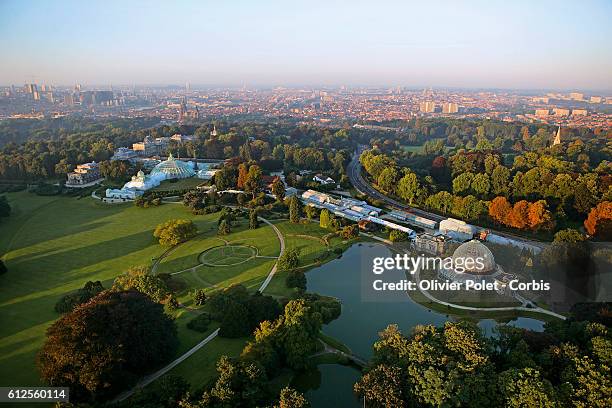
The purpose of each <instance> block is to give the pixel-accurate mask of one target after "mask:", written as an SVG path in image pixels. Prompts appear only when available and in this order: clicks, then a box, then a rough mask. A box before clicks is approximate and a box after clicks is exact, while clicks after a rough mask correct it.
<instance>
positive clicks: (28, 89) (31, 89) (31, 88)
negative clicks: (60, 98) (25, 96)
mask: <svg viewBox="0 0 612 408" xmlns="http://www.w3.org/2000/svg"><path fill="white" fill-rule="evenodd" d="M25 90H26V92H27V93H29V94H34V92H38V87H37V86H36V84H25Z"/></svg>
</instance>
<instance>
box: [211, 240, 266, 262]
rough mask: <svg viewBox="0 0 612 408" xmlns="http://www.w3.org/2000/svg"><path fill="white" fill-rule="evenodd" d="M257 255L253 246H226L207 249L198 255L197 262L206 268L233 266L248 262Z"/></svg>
mask: <svg viewBox="0 0 612 408" xmlns="http://www.w3.org/2000/svg"><path fill="white" fill-rule="evenodd" d="M257 253H258V250H257V248H255V247H254V246H250V245H244V244H228V245H222V246H216V247H212V248H209V249H207V250H206V251H204V252H202V253H201V254H200V256H199V260H200V262H201V263H202V264H203V265H208V266H233V265H239V264H241V263H244V262H248V261H250V260H251V259H253V258H255V257H256V256H257Z"/></svg>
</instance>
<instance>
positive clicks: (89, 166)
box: [66, 161, 102, 187]
mask: <svg viewBox="0 0 612 408" xmlns="http://www.w3.org/2000/svg"><path fill="white" fill-rule="evenodd" d="M67 177H68V180H67V181H66V186H68V187H71V186H72V187H78V186H82V185H85V184H89V183H93V182H95V181H98V180H100V178H101V177H102V176H101V175H100V165H99V164H98V163H96V162H95V161H92V162H91V163H84V164H79V165H77V167H76V169H74V171H72V172H70V173H68V175H67Z"/></svg>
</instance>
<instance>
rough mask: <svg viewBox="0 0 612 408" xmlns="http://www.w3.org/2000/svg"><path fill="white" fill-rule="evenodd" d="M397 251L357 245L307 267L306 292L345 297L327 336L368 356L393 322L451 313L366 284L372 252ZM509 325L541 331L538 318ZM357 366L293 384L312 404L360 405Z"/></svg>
mask: <svg viewBox="0 0 612 408" xmlns="http://www.w3.org/2000/svg"><path fill="white" fill-rule="evenodd" d="M387 256H393V253H392V252H391V251H390V250H389V249H388V248H387V247H385V246H384V245H379V244H369V243H365V244H356V245H353V246H352V247H351V248H349V249H348V250H347V251H346V252H345V253H344V254H343V255H342V257H341V258H340V259H337V260H334V261H331V262H329V263H327V264H325V265H322V266H320V267H318V268H315V269H312V270H311V271H309V272H308V273H307V274H306V276H307V279H308V291H309V292H314V293H319V294H322V295H327V296H333V297H336V298H338V299H339V300H340V301H341V302H342V314H341V316H340V317H339V318H338V319H336V320H334V321H333V322H331V323H330V324H328V325H326V326H324V327H323V332H324V333H325V334H327V335H330V336H332V337H335V338H336V339H338V340H340V341H341V342H343V343H344V344H345V345H347V346H348V347H349V348H350V349H351V350H352V351H353V353H354V354H356V355H358V356H360V357H362V358H363V359H365V360H368V359H369V358H370V357H371V356H372V344H373V343H374V342H375V341H376V340H377V338H378V332H380V331H381V330H383V329H384V328H385V327H387V326H388V325H389V324H397V325H398V326H399V328H400V330H401V331H402V332H403V333H404V334H410V332H411V330H412V328H413V327H414V326H416V325H419V324H421V325H424V324H433V325H441V324H444V322H446V321H448V320H453V317H452V316H449V315H445V314H442V313H439V312H435V311H433V310H430V309H428V308H427V307H425V306H422V305H420V304H418V303H416V302H414V301H413V300H411V299H410V297H409V296H408V295H407V294H406V293H403V292H397V293H389V292H384V293H379V294H373V293H372V292H371V291H369V288H366V287H364V286H365V285H367V284H368V281H371V279H372V265H371V262H372V261H371V260H372V259H373V258H374V257H387ZM384 273H385V277H384V280H385V281H388V282H391V281H399V280H401V279H405V273H404V272H403V271H400V270H391V271H385V272H384ZM377 296H378V297H377ZM509 324H511V325H513V326H517V327H524V328H528V329H531V330H537V331H541V330H543V323H542V322H540V321H539V320H536V319H530V318H518V319H516V320H513V321H512V322H510V323H509ZM479 325H480V327H481V328H482V329H483V330H484V332H485V333H486V334H487V335H489V336H490V335H492V334H493V328H494V327H495V325H496V323H495V320H493V319H483V320H481V321H480V322H479ZM360 376H361V374H360V372H359V371H358V370H356V369H354V368H352V367H348V366H341V365H333V364H323V365H319V366H318V368H317V369H314V370H311V371H309V372H307V373H304V374H303V375H300V376H298V377H297V378H296V379H295V382H294V386H296V387H297V388H298V389H301V390H302V391H304V392H305V393H306V397H307V398H308V399H309V401H310V402H311V405H312V406H313V407H314V408H325V407H359V406H361V404H360V403H359V401H357V399H356V398H355V396H354V395H353V392H352V388H353V384H354V383H355V382H356V381H357V380H358V379H359V378H360Z"/></svg>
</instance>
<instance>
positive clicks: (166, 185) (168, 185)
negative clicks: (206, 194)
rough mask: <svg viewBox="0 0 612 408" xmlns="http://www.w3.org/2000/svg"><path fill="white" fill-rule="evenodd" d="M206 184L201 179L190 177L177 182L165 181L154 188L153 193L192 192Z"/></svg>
mask: <svg viewBox="0 0 612 408" xmlns="http://www.w3.org/2000/svg"><path fill="white" fill-rule="evenodd" d="M205 183H206V181H205V180H202V179H199V178H197V177H190V178H186V179H181V180H176V181H171V180H164V181H162V182H161V184H160V185H159V186H157V187H155V188H152V189H151V191H175V190H177V191H178V190H191V189H193V188H195V187H197V186H199V185H200V184H205Z"/></svg>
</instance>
